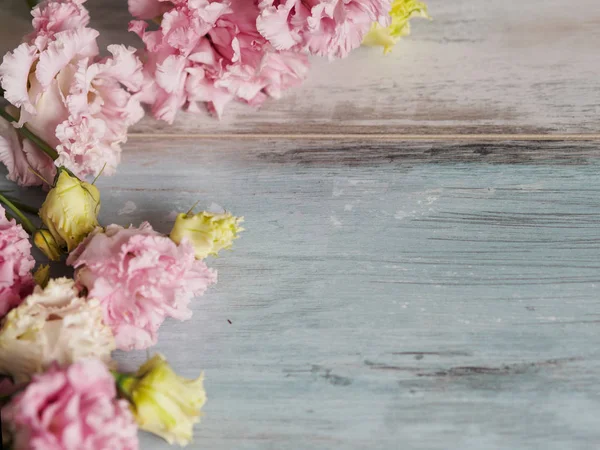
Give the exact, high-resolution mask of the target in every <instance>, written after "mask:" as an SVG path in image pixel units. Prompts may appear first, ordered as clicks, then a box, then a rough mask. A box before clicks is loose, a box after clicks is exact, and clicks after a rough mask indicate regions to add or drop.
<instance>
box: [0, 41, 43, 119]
mask: <svg viewBox="0 0 600 450" xmlns="http://www.w3.org/2000/svg"><path fill="white" fill-rule="evenodd" d="M37 58H38V51H37V48H35V47H34V46H32V45H29V44H21V45H19V46H18V47H17V48H16V49H15V50H14V51H12V52H8V53H7V54H6V55H4V59H3V60H2V64H1V65H0V83H1V84H2V88H3V89H4V91H5V92H4V98H6V100H8V101H9V102H11V103H12V104H13V105H15V106H16V107H17V108H20V107H23V109H24V110H25V111H27V112H29V113H31V114H35V108H34V106H33V105H32V104H31V100H30V98H29V93H28V92H27V82H28V80H29V72H30V71H31V68H32V65H33V63H34V62H35V61H37Z"/></svg>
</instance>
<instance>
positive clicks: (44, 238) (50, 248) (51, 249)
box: [33, 230, 62, 261]
mask: <svg viewBox="0 0 600 450" xmlns="http://www.w3.org/2000/svg"><path fill="white" fill-rule="evenodd" d="M33 243H34V244H35V246H36V247H37V248H39V249H40V250H41V252H42V253H43V254H44V255H46V256H47V257H48V259H49V260H50V261H60V257H61V255H62V252H61V251H60V247H59V245H58V243H57V242H56V240H55V239H54V237H53V236H52V233H50V232H49V231H48V230H37V231H36V232H35V234H34V235H33Z"/></svg>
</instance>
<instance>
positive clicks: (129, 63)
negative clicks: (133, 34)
mask: <svg viewBox="0 0 600 450" xmlns="http://www.w3.org/2000/svg"><path fill="white" fill-rule="evenodd" d="M107 49H108V51H109V52H110V53H111V54H112V58H106V59H104V60H103V61H102V62H100V63H98V66H99V67H98V75H97V76H99V77H109V78H111V79H113V80H115V81H118V82H119V83H120V84H122V85H123V86H125V87H126V88H127V89H129V90H130V91H133V92H135V91H138V90H140V89H141V86H142V82H143V80H144V76H143V73H142V62H141V61H140V60H139V58H138V57H137V56H136V55H135V53H136V49H135V48H133V47H125V46H124V45H109V46H108V47H107Z"/></svg>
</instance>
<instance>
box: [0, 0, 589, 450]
mask: <svg viewBox="0 0 600 450" xmlns="http://www.w3.org/2000/svg"><path fill="white" fill-rule="evenodd" d="M428 3H429V4H430V8H431V14H432V15H433V16H434V18H435V20H434V21H433V22H426V21H415V22H414V29H413V30H414V32H413V35H412V36H411V37H410V38H409V39H406V40H405V41H404V42H403V43H401V44H400V45H399V46H398V47H397V49H396V50H395V51H394V53H393V54H392V55H391V56H388V57H382V56H380V53H379V51H377V50H368V49H361V50H360V51H358V52H356V53H354V54H353V55H352V56H351V57H350V58H349V59H346V60H344V61H338V62H335V63H332V64H329V63H327V62H324V61H319V60H315V61H314V68H313V71H312V72H311V76H310V79H309V80H308V81H307V83H306V84H305V85H304V86H303V87H301V88H299V89H295V90H293V91H290V93H289V94H288V95H287V97H286V98H284V99H283V100H281V101H271V102H268V103H267V104H266V105H265V106H264V107H263V108H262V109H261V110H260V111H258V112H256V111H254V110H252V109H250V108H248V107H246V106H243V105H235V106H233V107H231V108H229V110H228V111H227V112H226V117H225V119H224V120H222V121H216V120H215V119H213V118H210V117H207V116H202V115H185V114H182V115H180V116H179V117H178V119H177V122H176V123H175V124H174V126H172V127H168V126H167V125H166V124H163V123H159V122H155V121H153V120H152V119H149V118H147V119H144V120H143V121H142V122H141V123H140V124H139V125H137V126H136V127H135V128H134V130H133V133H132V135H131V139H130V141H129V142H128V143H127V145H126V146H125V152H124V162H123V164H122V166H121V167H120V171H119V173H118V175H116V176H115V177H112V178H104V179H101V180H100V182H99V186H100V189H101V191H102V196H103V210H102V214H101V220H102V222H103V223H113V222H114V223H120V224H123V225H126V224H129V223H133V224H136V225H137V224H139V223H140V222H141V221H143V220H149V221H150V222H152V224H153V225H154V226H155V227H156V228H157V229H159V230H161V231H164V232H167V231H168V230H169V229H170V227H171V223H172V220H173V214H174V212H176V211H183V210H187V209H188V208H189V207H190V206H191V205H192V204H194V203H195V202H196V201H197V200H200V206H202V207H209V208H215V209H218V208H220V207H223V208H227V209H228V210H231V211H233V212H234V213H236V214H243V215H245V216H246V228H247V231H246V232H245V233H244V235H243V237H242V238H241V239H240V240H239V241H237V242H236V245H235V251H233V252H228V253H225V254H224V255H223V256H222V257H220V258H219V259H216V260H213V261H211V264H212V265H213V266H214V267H216V268H217V269H218V270H219V280H220V281H219V284H218V285H217V286H216V287H215V288H214V289H212V290H210V291H209V293H208V294H207V295H206V296H204V297H202V298H200V299H198V300H196V302H195V304H194V307H193V309H194V311H195V314H194V317H193V319H192V320H190V321H188V322H185V323H179V322H175V321H169V322H167V323H166V324H165V326H164V327H163V328H162V329H161V334H160V339H159V345H158V346H157V347H156V348H155V349H153V351H154V350H156V351H161V352H163V353H165V354H166V355H167V356H168V358H169V360H170V361H171V362H172V364H173V365H174V367H175V368H176V369H178V370H179V371H181V372H182V373H183V374H184V375H187V376H195V375H197V373H198V372H199V371H200V370H205V372H206V387H207V390H208V395H209V402H208V404H207V406H206V409H205V417H204V419H203V422H202V424H201V426H199V427H198V428H197V430H196V431H197V439H196V442H195V443H194V444H193V445H192V446H191V448H193V449H216V450H226V449H236V450H237V449H242V450H246V449H248V450H254V449H256V450H258V449H261V450H263V449H273V450H288V449H289V450H300V449H311V450H312V449H323V450H332V449H344V450H346V449H357V450H358V449H365V448H372V449H386V450H388V449H389V450H392V449H394V450H395V449H399V448H405V449H411V450H412V449H427V450H429V449H435V450H448V449H461V450H482V449H485V450H491V449H511V450H529V449H537V448H540V449H544V450H564V449H577V450H578V449H581V450H588V449H595V448H599V447H600V394H599V392H600V390H599V389H598V374H599V371H600V350H598V349H599V348H600V345H599V344H600V334H599V333H598V327H599V324H600V304H599V303H600V302H599V300H598V299H599V298H600V297H599V295H598V289H599V287H600V275H599V273H600V272H599V269H600V264H599V262H598V254H599V251H600V233H599V231H598V230H599V225H600V177H599V176H598V172H599V169H600V152H599V151H598V147H599V145H600V125H599V123H600V122H599V121H598V113H599V112H600V111H599V106H598V105H600V90H598V89H597V87H598V82H597V80H598V73H599V72H600V70H599V69H600V63H599V62H598V61H599V60H598V57H597V53H598V44H599V43H600V28H599V27H598V25H600V8H598V5H597V1H596V0H577V1H574V2H571V3H569V4H568V5H567V4H566V3H565V2H564V1H560V0H530V1H527V2H523V1H516V0H506V1H502V2H490V1H486V0H455V1H452V2H450V1H444V0H429V2H428ZM87 4H88V7H89V8H90V9H91V11H92V15H93V26H95V27H96V28H98V29H100V30H101V31H102V32H103V34H102V36H101V43H102V44H103V45H105V44H107V43H118V42H125V43H129V44H132V45H138V44H139V43H138V42H137V40H136V38H135V37H134V36H131V35H129V34H128V33H126V31H125V27H126V24H127V21H128V17H127V14H126V11H125V0H89V1H88V3H87ZM0 23H1V24H2V25H3V26H2V27H0V51H6V50H8V49H10V48H12V47H14V46H15V45H16V44H17V43H18V42H19V41H20V38H21V36H22V35H23V34H24V33H26V32H27V31H28V30H29V26H30V25H29V18H28V13H27V10H26V8H25V7H24V6H23V4H22V2H21V0H3V1H2V2H0ZM235 135H243V136H238V137H237V138H236V137H235ZM508 137H512V138H513V140H509V139H508ZM408 138H410V140H406V139H408ZM550 141H553V142H550ZM581 141H588V142H581ZM2 170H3V169H0V178H1V180H0V190H4V189H11V188H12V189H14V187H13V186H12V185H11V184H10V183H8V182H7V181H6V180H4V177H3V176H2V175H3V174H4V172H2ZM15 192H18V193H20V194H21V195H22V196H23V197H24V198H25V199H27V200H28V201H29V202H31V203H34V202H36V201H37V202H38V204H39V203H41V201H42V199H43V195H44V194H43V193H42V192H39V191H36V190H29V191H15ZM55 269H56V271H55V272H54V273H55V274H57V273H59V271H58V268H55ZM229 322H231V323H229ZM146 356H147V355H146V353H143V352H139V353H129V354H124V353H121V354H119V355H118V359H119V361H120V363H121V366H122V367H123V368H126V369H134V368H136V367H137V366H138V365H139V364H140V363H141V362H142V361H143V360H144V359H145V358H146ZM141 448H142V449H144V450H146V449H149V450H162V449H166V448H168V446H167V445H166V444H165V443H163V442H162V441H160V440H158V439H155V438H153V437H151V436H149V435H144V436H143V438H142V444H141Z"/></svg>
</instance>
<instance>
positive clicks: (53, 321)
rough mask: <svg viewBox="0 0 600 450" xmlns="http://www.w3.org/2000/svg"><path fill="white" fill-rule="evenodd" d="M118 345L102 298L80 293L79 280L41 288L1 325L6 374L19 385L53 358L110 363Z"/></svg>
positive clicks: (0, 359)
mask: <svg viewBox="0 0 600 450" xmlns="http://www.w3.org/2000/svg"><path fill="white" fill-rule="evenodd" d="M114 349H115V342H114V338H113V335H112V332H111V330H110V328H109V327H107V326H106V325H105V324H104V323H103V322H102V309H101V307H100V304H99V303H98V302H97V301H96V300H86V299H85V298H82V297H79V296H78V293H77V289H76V288H75V282H74V281H73V280H71V279H68V278H59V279H55V280H50V281H49V282H48V285H47V286H46V288H45V289H42V288H41V287H40V286H37V287H36V288H35V290H34V292H33V294H31V295H30V296H29V297H27V298H26V299H25V300H24V301H23V303H21V304H20V305H19V306H18V307H16V308H15V309H13V310H12V311H10V312H9V313H8V315H7V316H6V318H5V319H4V322H3V324H2V328H1V329H0V373H4V374H8V375H10V376H12V377H13V379H14V381H15V382H16V383H20V382H23V381H27V380H29V378H30V377H31V375H32V374H34V373H39V372H42V371H43V370H44V369H46V368H47V367H48V366H49V365H50V364H51V363H52V362H54V361H56V362H57V363H58V364H60V365H63V364H70V363H73V362H74V361H77V360H79V359H82V358H88V357H90V358H91V357H95V358H98V359H100V360H102V361H103V362H105V363H107V364H109V363H110V362H111V358H110V354H111V352H112V351H113V350H114Z"/></svg>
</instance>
